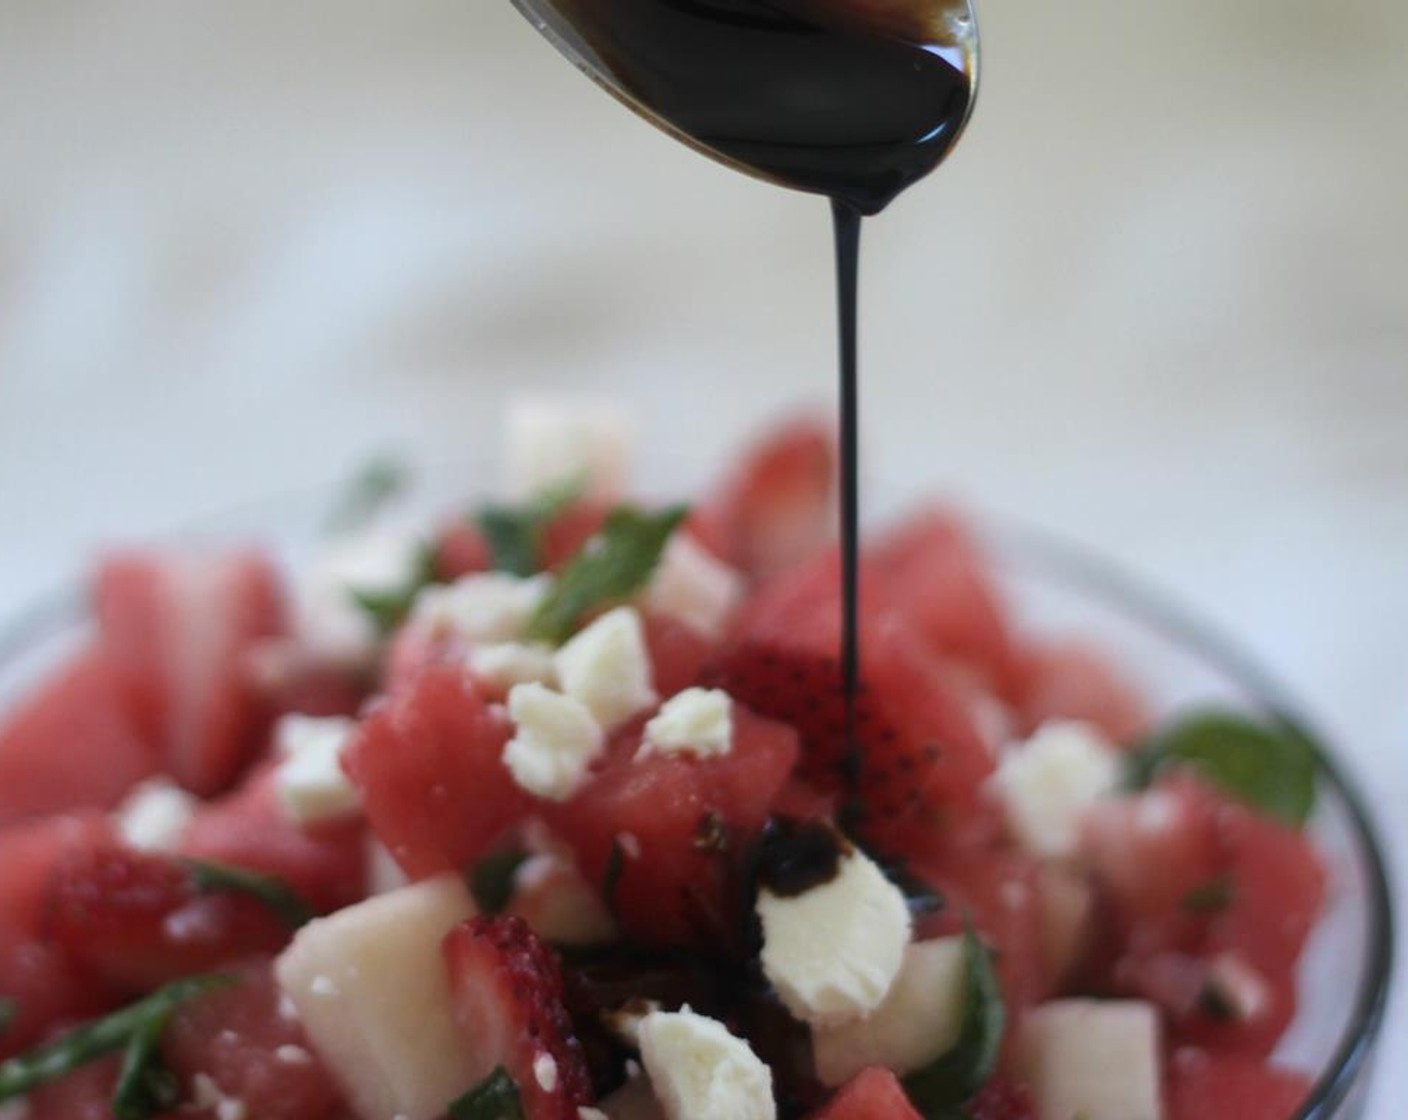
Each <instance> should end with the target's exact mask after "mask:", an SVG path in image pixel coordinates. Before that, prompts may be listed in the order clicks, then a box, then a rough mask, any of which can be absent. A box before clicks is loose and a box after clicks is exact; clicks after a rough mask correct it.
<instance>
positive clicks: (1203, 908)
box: [1183, 872, 1237, 914]
mask: <svg viewBox="0 0 1408 1120" xmlns="http://www.w3.org/2000/svg"><path fill="white" fill-rule="evenodd" d="M1236 900H1237V883H1236V881H1235V880H1234V879H1233V878H1232V876H1231V875H1230V874H1228V873H1227V872H1223V873H1222V874H1221V875H1218V876H1215V877H1214V878H1212V879H1209V880H1208V881H1207V882H1206V883H1203V884H1201V885H1200V886H1196V887H1194V888H1193V889H1192V890H1191V891H1189V892H1188V893H1187V894H1186V895H1184V896H1183V909H1184V910H1186V911H1187V912H1188V913H1190V914H1219V913H1221V912H1222V911H1223V910H1226V909H1227V908H1228V907H1229V906H1231V905H1232V903H1234V902H1235V901H1236Z"/></svg>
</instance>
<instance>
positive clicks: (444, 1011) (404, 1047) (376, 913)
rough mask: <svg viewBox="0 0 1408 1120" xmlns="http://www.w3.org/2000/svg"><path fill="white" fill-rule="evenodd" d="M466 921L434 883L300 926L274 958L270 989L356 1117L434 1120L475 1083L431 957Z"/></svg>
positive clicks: (470, 907) (464, 904)
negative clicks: (294, 1012)
mask: <svg viewBox="0 0 1408 1120" xmlns="http://www.w3.org/2000/svg"><path fill="white" fill-rule="evenodd" d="M474 913H475V908H474V904H473V903H472V902H471V901H470V897H469V892H468V890H467V889H466V887H465V885H464V882H463V881H462V880H461V878H460V877H459V876H458V875H443V876H440V877H438V878H434V879H427V880H425V881H424V882H420V883H416V884H414V885H412V886H409V887H403V888H401V889H400V890H398V891H393V892H392V893H390V894H384V895H379V896H378V897H376V898H371V899H368V900H366V901H365V902H359V903H357V904H356V905H354V906H349V907H347V908H345V909H343V910H339V911H338V912H337V913H335V914H331V915H329V916H328V917H326V918H319V919H317V920H315V921H312V922H309V923H308V924H307V925H306V926H304V927H303V928H302V929H301V930H299V931H298V934H297V935H296V936H295V937H294V939H293V942H292V944H291V945H289V947H288V948H287V949H285V950H284V951H283V953H282V954H280V956H279V958H278V960H277V961H276V963H275V969H274V971H275V975H276V977H277V978H278V982H279V986H280V988H281V990H282V991H283V992H284V993H285V994H286V995H287V996H288V997H289V999H291V1000H292V1001H293V1003H294V1004H295V1006H296V1007H297V1008H298V1014H299V1019H300V1020H301V1021H302V1024H303V1030H304V1032H305V1033H306V1035H307V1037H308V1041H309V1043H310V1044H311V1045H312V1047H313V1048H314V1049H315V1050H316V1051H317V1053H318V1056H319V1057H320V1058H321V1059H322V1061H323V1063H324V1065H325V1066H326V1067H327V1069H328V1072H329V1073H330V1074H331V1075H332V1076H333V1078H334V1079H336V1081H337V1082H338V1084H339V1085H340V1086H341V1088H342V1090H343V1093H344V1094H345V1095H346V1097H347V1100H348V1102H349V1103H350V1104H351V1106H352V1109H353V1111H354V1112H355V1113H356V1114H357V1115H358V1116H367V1117H372V1116H380V1117H390V1116H396V1115H398V1114H399V1115H402V1116H405V1117H407V1118H408V1120H436V1118H437V1117H440V1116H443V1115H444V1112H445V1102H446V1101H450V1100H454V1099H455V1098H456V1097H458V1096H460V1095H461V1094H462V1093H464V1092H465V1091H466V1090H467V1089H469V1088H470V1087H471V1086H473V1085H475V1084H476V1083H477V1082H478V1081H479V1080H480V1079H482V1078H483V1076H484V1072H483V1070H482V1069H480V1068H479V1066H478V1062H477V1058H476V1056H475V1055H474V1053H472V1052H471V1051H470V1050H469V1049H468V1048H467V1047H466V1046H465V1043H464V1039H463V1037H462V1035H461V1033H460V1030H459V1028H458V1027H457V1026H456V1023H455V1011H454V999H453V997H452V994H451V991H450V982H449V977H448V975H447V974H446V971H445V965H444V961H443V958H442V957H441V953H440V947H441V944H442V942H443V941H444V939H445V935H446V934H447V933H448V932H449V931H450V930H451V929H452V928H454V927H455V926H456V925H458V924H459V923H460V922H462V921H464V920H465V919H467V918H470V917H472V916H473V915H474Z"/></svg>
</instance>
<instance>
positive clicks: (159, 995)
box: [0, 975, 232, 1103]
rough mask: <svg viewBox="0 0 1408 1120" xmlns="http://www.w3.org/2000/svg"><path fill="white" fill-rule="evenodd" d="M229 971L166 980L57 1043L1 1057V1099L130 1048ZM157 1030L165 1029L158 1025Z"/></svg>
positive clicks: (224, 981)
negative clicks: (153, 1025)
mask: <svg viewBox="0 0 1408 1120" xmlns="http://www.w3.org/2000/svg"><path fill="white" fill-rule="evenodd" d="M231 980H232V978H231V977H229V976H222V975H213V976H190V977H187V978H186V979H184V980H177V981H176V982H174V983H172V984H168V985H166V987H164V988H160V989H158V990H157V991H155V992H153V993H152V994H151V995H149V996H147V997H146V998H145V999H142V1000H139V1001H138V1002H136V1003H133V1004H129V1005H128V1006H127V1007H124V1008H123V1009H122V1010H120V1011H114V1012H113V1013H112V1014H111V1015H108V1016H106V1017H104V1018H102V1019H97V1020H94V1021H93V1022H91V1023H87V1024H85V1025H84V1026H81V1027H79V1028H78V1029H77V1030H74V1031H70V1032H69V1033H68V1034H66V1035H64V1036H63V1037H62V1038H59V1039H55V1040H54V1041H53V1042H50V1043H47V1044H45V1045H44V1046H40V1047H38V1048H37V1049H34V1050H30V1051H28V1052H27V1053H24V1054H20V1055H18V1056H17V1057H14V1058H10V1059H9V1060H8V1061H6V1062H0V1103H4V1102H5V1101H8V1100H11V1099H13V1098H15V1097H18V1096H21V1095H23V1094H25V1093H28V1092H29V1091H30V1090H31V1089H34V1088H37V1087H38V1086H40V1085H44V1084H46V1083H47V1082H50V1081H57V1080H58V1079H59V1078H60V1077H64V1076H66V1075H67V1074H70V1073H72V1072H73V1071H74V1070H76V1069H78V1068H79V1067H81V1066H85V1065H87V1064H88V1063H89V1062H92V1061H96V1060H97V1059H98V1058H102V1057H105V1056H106V1055H108V1054H112V1053H115V1052H117V1051H118V1050H122V1049H125V1048H126V1047H128V1046H131V1045H132V1042H133V1039H135V1038H136V1037H137V1036H138V1034H139V1033H140V1032H142V1031H144V1030H147V1029H149V1027H150V1024H151V1023H152V1022H153V1021H154V1020H157V1021H160V1022H161V1023H162V1024H163V1025H164V1024H165V1023H166V1021H167V1020H168V1019H170V1017H171V1014H172V1012H173V1011H175V1010H176V1008H178V1007H180V1006H181V1004H183V1003H185V1002H187V1001H188V1000H192V999H195V998H196V997H198V996H202V995H205V993H207V992H209V991H212V990H213V989H215V988H218V987H222V986H223V985H225V984H229V983H231ZM157 1033H158V1035H159V1034H160V1031H159V1030H158V1032H157Z"/></svg>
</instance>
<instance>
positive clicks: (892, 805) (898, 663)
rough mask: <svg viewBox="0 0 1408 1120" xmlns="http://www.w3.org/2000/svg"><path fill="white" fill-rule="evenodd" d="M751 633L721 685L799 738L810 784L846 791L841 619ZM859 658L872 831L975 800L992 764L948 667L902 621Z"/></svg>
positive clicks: (731, 657) (867, 632) (860, 731)
mask: <svg viewBox="0 0 1408 1120" xmlns="http://www.w3.org/2000/svg"><path fill="white" fill-rule="evenodd" d="M751 629H752V632H753V633H754V634H756V635H757V636H748V637H745V638H744V639H743V640H742V641H741V642H740V643H739V644H737V645H736V646H735V647H734V648H733V649H732V650H731V651H729V652H728V653H726V654H725V655H724V656H723V658H722V661H721V664H720V666H719V668H718V669H717V671H716V679H717V683H718V684H719V686H720V687H722V688H724V689H726V690H727V691H728V692H729V693H730V694H731V695H733V696H734V697H735V698H737V699H738V700H739V701H740V702H741V703H744V704H746V705H748V707H750V708H752V709H753V710H754V711H757V712H760V713H762V714H763V715H767V716H770V717H772V718H773V719H778V720H781V721H783V722H785V723H788V724H791V725H792V726H793V727H795V728H796V729H797V731H798V732H799V733H800V734H801V737H802V743H803V755H802V764H801V773H802V775H803V776H804V777H806V778H807V779H808V780H809V781H811V782H812V783H813V784H814V785H816V786H817V787H818V788H819V789H821V790H823V791H829V790H836V789H840V788H843V787H844V786H845V785H846V784H847V782H846V775H847V773H848V765H849V761H848V760H849V759H850V754H851V752H850V750H849V745H850V744H849V743H848V741H847V737H846V699H845V693H844V690H843V688H842V678H841V664H840V647H841V641H840V633H839V631H840V620H839V618H835V617H832V616H831V615H830V614H829V613H828V612H822V613H819V614H814V615H812V616H811V617H810V618H809V619H802V618H797V619H795V620H791V621H788V622H787V623H785V624H784V625H781V626H778V627H776V628H774V627H772V626H771V625H769V624H763V625H758V626H754V627H752V628H751ZM861 649H862V655H861V680H860V686H859V689H858V694H857V696H856V708H855V734H856V743H857V745H858V747H859V751H860V766H859V770H860V776H859V793H860V797H861V800H862V802H863V803H864V806H865V809H866V810H867V813H868V817H869V819H870V821H871V822H873V824H874V825H877V826H878V825H880V824H883V825H884V826H885V827H886V828H897V827H899V826H900V825H902V824H903V823H904V822H905V820H906V818H915V817H923V818H928V817H930V816H932V815H933V814H934V813H935V812H937V811H939V810H942V809H944V808H945V807H948V806H951V805H953V804H956V803H962V802H966V801H968V800H970V799H971V798H972V797H973V796H974V794H975V793H976V791H977V789H978V787H979V786H980V785H981V783H982V782H983V780H984V779H985V778H986V777H987V775H988V774H989V773H991V771H992V766H993V763H992V758H991V756H990V755H989V754H988V751H987V748H986V746H985V745H984V742H983V740H982V738H981V737H980V736H979V734H978V732H977V730H976V728H975V726H974V724H973V721H972V718H971V716H970V714H969V709H968V706H967V704H966V703H965V702H964V700H963V698H962V696H961V695H960V694H959V693H958V692H957V691H956V690H955V689H954V687H953V686H952V683H951V681H952V679H951V677H950V676H949V675H948V673H947V672H946V670H945V666H944V665H943V663H942V662H940V661H937V660H936V659H935V658H934V656H933V655H932V654H931V653H930V652H929V651H928V650H926V649H925V648H924V646H923V645H922V643H921V642H920V641H919V640H918V639H917V638H916V637H915V635H914V634H913V633H912V632H911V631H909V630H908V629H907V627H906V626H905V625H904V623H903V621H902V620H900V619H896V618H880V619H878V620H875V621H872V622H866V623H865V624H864V625H863V629H862V643H861Z"/></svg>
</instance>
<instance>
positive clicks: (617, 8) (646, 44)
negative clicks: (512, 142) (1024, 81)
mask: <svg viewBox="0 0 1408 1120" xmlns="http://www.w3.org/2000/svg"><path fill="white" fill-rule="evenodd" d="M869 2H870V0H541V3H539V4H538V5H537V7H540V8H541V9H542V10H543V12H544V14H545V16H547V18H548V19H549V22H550V25H551V24H552V23H553V22H554V21H553V18H552V17H553V16H556V17H557V21H558V24H559V25H558V26H557V27H556V28H555V29H556V30H557V31H558V33H560V34H562V35H564V36H565V37H567V38H568V39H570V40H572V41H573V46H574V47H575V49H576V50H577V51H578V53H580V54H582V55H584V56H585V57H586V58H588V59H589V60H590V61H593V62H596V63H599V64H600V66H601V67H602V68H603V69H604V71H605V72H606V73H607V74H609V75H610V77H611V78H612V79H614V81H615V83H616V84H617V85H618V86H619V90H618V92H620V93H623V94H624V95H625V96H626V98H627V99H628V100H630V101H633V102H635V103H636V106H637V107H638V108H640V109H642V110H643V111H644V112H645V113H646V114H647V115H649V116H650V117H651V118H652V119H654V120H656V121H657V123H662V124H664V125H667V126H668V127H669V128H671V129H672V130H673V131H675V132H676V133H677V134H678V135H679V136H680V137H681V138H682V139H684V140H686V141H688V142H689V143H691V144H693V145H694V146H695V147H698V148H701V149H703V150H704V151H705V152H707V153H708V154H710V155H713V156H714V157H716V158H718V159H722V160H724V161H725V162H727V163H731V164H734V165H735V166H738V167H740V168H742V169H743V170H745V171H749V172H751V173H753V174H755V175H759V176H761V177H763V178H766V179H771V180H773V181H775V182H777V183H781V184H783V185H784V186H789V187H795V188H798V189H800V190H806V191H813V192H815V193H818V194H824V195H828V196H830V197H831V198H836V199H840V200H842V201H843V202H845V203H846V204H847V205H848V206H850V207H851V208H853V209H855V210H858V211H860V212H861V213H862V214H875V213H878V212H879V211H880V210H882V209H883V208H884V207H885V205H886V204H887V203H888V202H890V201H891V200H892V199H893V198H894V197H895V196H896V195H897V194H899V193H900V191H902V190H904V189H905V187H907V186H909V185H910V184H911V183H914V182H915V181H917V180H918V179H921V178H923V177H924V176H925V175H927V174H928V173H929V172H930V171H932V170H933V169H934V168H935V167H936V166H938V164H939V162H940V161H941V160H942V159H943V157H944V155H945V154H946V153H947V152H948V149H949V147H950V146H951V145H952V144H953V142H954V140H956V139H957V137H958V133H959V132H960V131H961V130H962V128H963V124H964V122H965V121H966V120H967V118H968V111H969V109H970V107H971V103H972V99H973V87H974V74H973V68H972V66H971V64H970V61H969V56H968V55H967V54H966V52H965V51H964V49H963V48H962V46H960V45H958V44H957V43H956V36H955V34H954V33H953V31H952V30H951V29H949V28H947V27H943V26H942V24H941V21H942V18H943V13H944V10H945V4H944V3H943V2H941V0H914V3H913V5H912V7H913V8H914V10H915V12H916V13H918V14H921V15H923V14H930V13H931V14H932V18H930V19H919V18H916V19H915V20H913V21H911V26H910V31H909V32H908V33H906V34H904V35H901V34H897V33H895V32H894V31H892V30H884V29H883V28H881V27H878V26H871V25H868V24H866V23H865V22H864V12H865V10H866V7H867V4H868V3H869ZM889 7H894V4H893V0H891V3H890V5H889ZM848 10H853V11H854V13H855V14H853V15H851V16H850V17H849V18H848V17H847V16H846V15H844V14H842V13H844V12H846V11H848ZM936 22H938V23H939V24H940V28H939V29H937V30H934V29H931V25H932V24H934V23H936Z"/></svg>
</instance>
